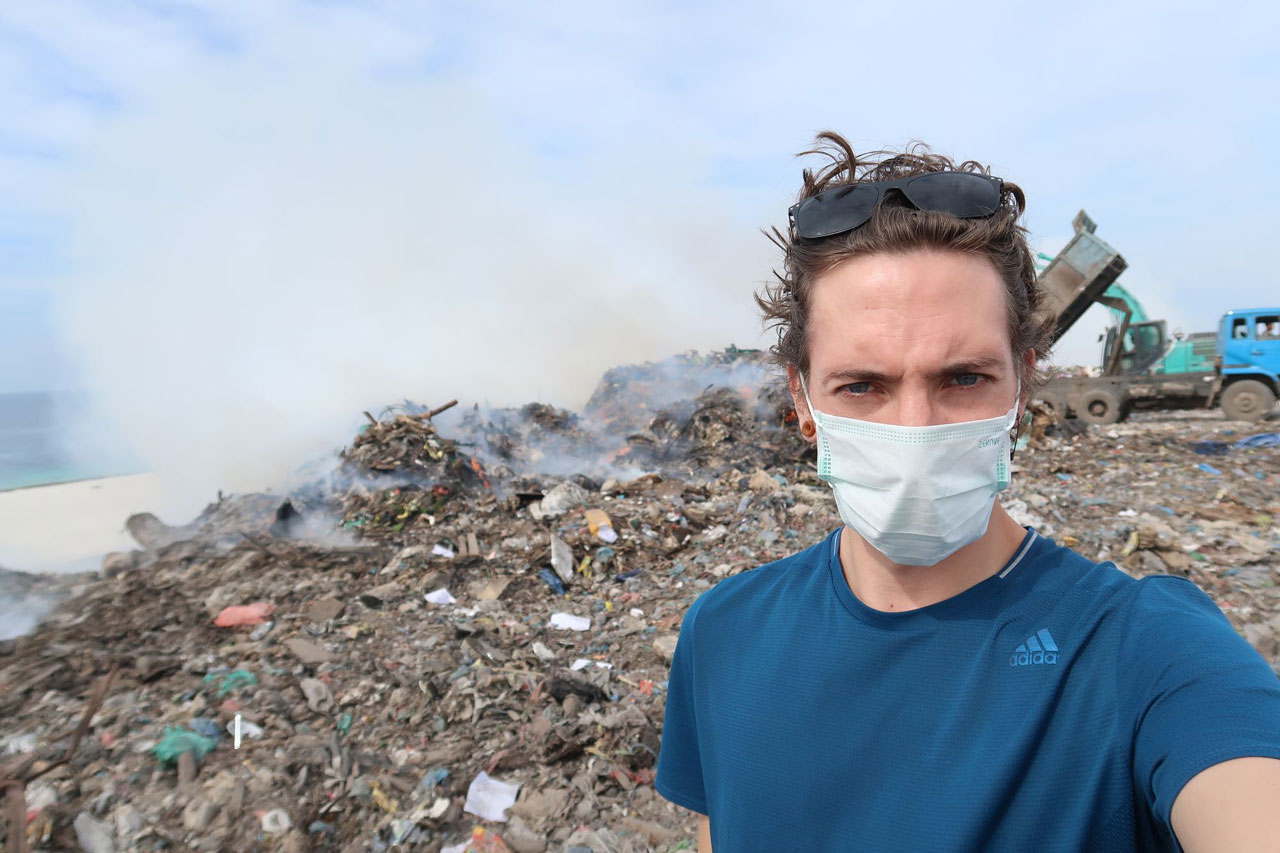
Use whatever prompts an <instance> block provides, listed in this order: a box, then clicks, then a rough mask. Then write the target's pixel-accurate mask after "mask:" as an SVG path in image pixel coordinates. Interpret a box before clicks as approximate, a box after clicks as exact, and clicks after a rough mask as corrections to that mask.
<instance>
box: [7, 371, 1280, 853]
mask: <svg viewBox="0 0 1280 853" xmlns="http://www.w3.org/2000/svg"><path fill="white" fill-rule="evenodd" d="M369 420H370V423H369V424H368V426H367V427H365V428H364V429H363V430H362V431H361V432H360V434H359V435H358V436H357V437H356V438H355V439H354V441H353V442H352V444H351V445H350V447H348V448H346V449H345V450H344V451H343V452H342V453H341V455H340V457H339V459H338V464H337V465H336V467H334V469H333V470H332V471H330V472H329V473H327V474H325V475H324V476H323V477H318V478H316V479H315V480H314V481H313V482H311V483H308V484H307V485H306V486H303V487H301V488H299V489H296V490H293V491H292V492H290V493H288V494H274V495H268V494H261V495H244V496H232V497H226V498H220V500H219V501H218V502H217V503H215V504H213V505H211V506H210V507H209V508H208V509H206V511H205V512H204V513H202V514H201V516H200V517H199V518H197V519H195V520H194V521H192V522H191V523H190V524H187V525H184V526H182V527H172V526H168V525H166V524H164V523H162V522H161V521H160V520H159V519H156V518H155V517H154V516H149V515H140V516H135V517H133V518H131V519H130V520H129V524H128V526H129V529H130V531H131V532H132V533H133V535H134V537H135V538H136V539H137V540H138V543H139V545H140V548H139V549H138V550H136V551H133V552H131V553H130V554H117V555H110V556H109V557H108V558H107V559H106V560H105V561H104V564H103V570H102V572H101V574H100V576H99V577H94V578H86V579H82V582H81V583H80V584H79V586H78V587H77V589H76V591H75V594H74V595H73V596H72V597H71V598H69V599H67V600H66V601H64V602H63V603H62V605H61V606H60V607H59V608H58V609H57V610H55V611H54V612H53V613H52V614H51V615H50V616H49V617H47V618H46V619H45V620H44V621H43V623H42V624H41V625H39V626H38V627H37V628H36V629H35V630H34V631H33V633H31V634H29V635H28V636H25V637H20V638H18V639H16V640H12V641H7V642H5V643H3V644H0V718H3V719H4V720H5V725H4V727H3V731H0V768H2V769H0V777H3V778H5V779H7V780H8V783H7V784H8V790H9V792H10V797H17V796H20V797H22V798H23V800H24V802H23V806H24V807H23V808H22V809H19V810H18V811H16V812H15V811H14V808H13V805H12V802H11V803H10V808H8V809H6V810H5V811H4V813H5V814H6V815H8V817H7V818H6V819H7V820H8V821H10V822H11V825H10V826H8V827H6V828H5V830H4V831H6V832H7V831H9V830H10V829H11V828H12V823H20V824H21V826H18V831H19V834H20V835H22V836H23V837H24V838H25V839H26V841H27V842H28V843H29V844H30V847H31V849H37V850H77V849H78V850H88V851H95V853H96V852H97V851H124V850H154V849H193V850H222V849H227V850H246V851H252V850H288V851H305V850H312V851H389V850H410V849H413V850H429V851H440V850H447V851H463V850H476V851H479V850H510V851H518V852H519V853H526V851H553V852H554V853H559V851H573V853H585V851H592V852H593V853H621V851H676V850H689V849H692V847H693V838H694V831H695V826H696V823H695V820H694V819H693V816H692V815H691V814H690V813H689V812H686V811H684V810H682V809H678V808H676V807H675V806H672V805H670V804H668V803H667V802H666V801H664V800H663V799H662V798H661V797H659V796H658V795H657V794H656V793H655V792H654V790H653V787H652V782H653V777H654V770H655V765H656V758H657V753H658V750H659V746H660V742H661V729H662V717H663V707H664V703H665V700H666V683H667V668H668V665H669V662H670V658H671V655H672V652H673V650H674V648H675V642H676V636H677V634H678V631H679V627H680V620H681V618H682V616H683V614H684V613H685V611H686V610H687V609H688V607H689V605H690V604H691V603H692V601H693V600H694V599H695V598H696V597H697V596H698V595H700V594H701V593H702V592H704V591H705V590H706V589H708V588H710V587H711V586H712V585H714V584H715V583H717V582H719V581H720V580H721V579H723V578H725V577H728V576H731V575H734V574H737V573H740V572H744V571H750V570H752V569H753V568H755V567H756V566H759V565H761V564H764V563H767V562H769V561H771V560H775V559H778V558H780V557H783V556H786V555H788V554H791V553H794V552H796V551H798V550H800V549H802V548H805V547H807V546H809V545H811V544H813V543H814V542H816V541H818V540H819V539H820V538H821V537H823V536H825V535H826V534H827V533H829V532H830V531H831V530H832V529H834V528H835V527H836V526H837V525H838V524H839V519H838V516H837V514H836V512H835V507H834V502H833V501H832V499H831V495H830V491H829V489H828V488H827V487H826V485H825V484H823V483H822V482H820V481H819V480H818V479H817V477H816V474H815V468H814V461H815V457H814V453H813V450H812V449H811V447H810V446H809V445H808V444H806V443H805V442H803V441H802V440H801V439H800V437H799V435H798V430H796V429H795V426H794V413H793V412H792V410H791V406H790V401H789V398H788V395H787V394H786V393H785V389H784V388H782V386H781V384H780V383H779V382H778V380H777V379H776V377H774V376H773V375H772V374H770V373H769V372H767V371H766V370H765V369H764V364H763V357H762V354H761V353H758V352H751V351H741V350H729V351H727V352H723V353H715V354H712V355H709V356H699V355H696V354H688V355H684V356H678V357H676V358H673V359H668V360H666V361H664V362H661V363H658V364H648V365H640V366H635V367H624V368H618V369H615V370H612V371H610V372H609V373H608V374H606V375H605V377H604V378H603V380H602V381H601V383H600V386H599V387H598V389H597V390H596V393H595V394H594V395H593V396H592V398H591V400H590V402H589V403H588V404H587V406H586V407H585V408H584V410H583V411H582V412H581V413H574V412H568V411H564V410H561V409H556V408H553V407H550V406H545V405H541V404H531V405H529V406H525V407H523V408H517V409H502V410H488V411H486V410H482V409H479V408H477V407H474V406H473V407H470V408H466V407H463V406H456V407H454V408H452V409H449V408H448V407H446V406H441V407H438V408H436V409H430V408H427V407H422V406H416V405H414V404H404V405H402V406H398V407H393V408H392V410H389V411H387V412H384V413H382V416H381V417H373V416H369ZM446 422H448V424H449V425H448V427H447V428H446V426H444V424H445V423H446ZM1246 426H1247V429H1246ZM1266 427H1267V425H1266V424H1251V425H1243V424H1232V423H1228V422H1225V421H1223V420H1221V416H1220V415H1215V414H1212V413H1211V414H1201V413H1177V414H1173V413H1170V414H1166V415H1163V416H1161V417H1155V416H1142V415H1139V416H1135V417H1134V418H1133V419H1132V420H1131V421H1129V422H1126V423H1124V424H1118V425H1115V426H1112V427H1102V428H1099V427H1087V428H1080V427H1078V426H1077V425H1075V424H1072V423H1062V424H1055V423H1052V422H1050V421H1049V420H1048V419H1046V418H1043V417H1040V416H1036V417H1034V418H1033V419H1032V422H1031V424H1030V425H1029V428H1028V429H1026V430H1024V432H1025V433H1026V434H1027V435H1028V436H1029V441H1028V442H1027V443H1026V444H1025V445H1024V446H1023V447H1022V448H1021V449H1019V450H1018V452H1017V456H1016V458H1015V465H1016V470H1017V472H1018V473H1017V474H1016V476H1015V478H1014V485H1013V487H1012V488H1011V489H1010V490H1009V491H1007V492H1005V493H1003V494H1002V496H1001V499H1002V501H1003V502H1004V504H1005V505H1006V507H1008V508H1009V510H1010V512H1011V513H1013V515H1014V517H1015V518H1017V519H1018V520H1019V521H1021V522H1022V523H1025V524H1033V525H1035V526H1036V527H1037V529H1038V530H1039V531H1040V532H1041V533H1044V534H1046V535H1049V536H1051V537H1053V538H1055V539H1057V540H1058V541H1059V542H1064V543H1066V544H1069V545H1071V546H1072V547H1074V548H1076V549H1077V550H1078V551H1080V552H1081V553H1082V554H1084V555H1085V556H1087V557H1090V558H1092V559H1100V560H1103V559H1112V560H1115V561H1116V562H1117V563H1118V564H1120V565H1121V566H1122V567H1123V568H1125V569H1126V570H1127V571H1130V572H1131V573H1134V574H1145V573H1150V572H1176V573H1179V574H1184V575H1187V576H1190V577H1191V578H1192V579H1193V580H1195V581H1196V582H1197V583H1199V584H1200V585H1201V586H1202V587H1203V588H1204V589H1206V590H1207V591H1208V592H1210V594H1212V595H1213V596H1214V597H1215V599H1216V600H1217V601H1218V602H1219V604H1220V605H1221V606H1222V607H1223V609H1224V611H1225V612H1226V613H1227V614H1228V616H1229V617H1230V618H1231V619H1232V621H1233V623H1235V624H1236V625H1237V627H1238V628H1239V629H1240V630H1241V631H1242V632H1244V633H1245V634H1246V636H1248V637H1249V638H1250V640H1251V641H1252V642H1254V644H1255V646H1256V647H1257V648H1259V650H1260V651H1261V652H1262V653H1263V654H1264V655H1266V656H1268V658H1269V659H1271V660H1276V656H1277V654H1278V653H1280V616H1278V615H1277V614H1280V595H1278V594H1277V591H1276V588H1275V574H1274V572H1275V570H1276V568H1277V566H1276V560H1275V558H1276V554H1277V545H1280V528H1277V526H1276V524H1275V519H1276V518H1277V513H1280V500H1278V499H1277V497H1276V496H1277V495H1278V494H1280V489H1278V488H1277V487H1278V486H1280V447H1278V446H1277V445H1278V444H1280V441H1277V436H1276V434H1275V433H1270V432H1266V431H1265V429H1266ZM15 792H16V793H15Z"/></svg>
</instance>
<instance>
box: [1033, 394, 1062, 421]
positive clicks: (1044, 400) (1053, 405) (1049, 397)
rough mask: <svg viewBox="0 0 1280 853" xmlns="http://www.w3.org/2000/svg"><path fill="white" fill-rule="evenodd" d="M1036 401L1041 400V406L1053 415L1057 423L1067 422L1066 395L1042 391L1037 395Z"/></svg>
mask: <svg viewBox="0 0 1280 853" xmlns="http://www.w3.org/2000/svg"><path fill="white" fill-rule="evenodd" d="M1035 399H1037V400H1039V401H1040V403H1041V405H1043V406H1044V407H1045V408H1046V409H1048V410H1049V411H1050V412H1052V413H1053V419H1054V420H1055V421H1065V420H1066V419H1067V398H1066V395H1065V394H1059V393H1058V392H1057V391H1040V392H1038V393H1037V394H1036V396H1035Z"/></svg>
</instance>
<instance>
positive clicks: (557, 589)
mask: <svg viewBox="0 0 1280 853" xmlns="http://www.w3.org/2000/svg"><path fill="white" fill-rule="evenodd" d="M538 577H540V578H542V579H543V580H544V581H546V583H547V586H549V587H551V591H552V592H554V593H555V594H556V595H564V594H565V588H564V582H563V581H561V580H560V577H559V575H557V574H556V573H555V572H553V571H551V570H550V569H543V570H542V571H540V572H538Z"/></svg>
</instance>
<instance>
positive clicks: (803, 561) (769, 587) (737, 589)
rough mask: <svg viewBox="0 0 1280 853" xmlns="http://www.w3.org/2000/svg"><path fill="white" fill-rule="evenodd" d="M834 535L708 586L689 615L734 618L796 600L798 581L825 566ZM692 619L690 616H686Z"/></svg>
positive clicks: (703, 620) (703, 618) (707, 619)
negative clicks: (795, 586) (796, 584)
mask: <svg viewBox="0 0 1280 853" xmlns="http://www.w3.org/2000/svg"><path fill="white" fill-rule="evenodd" d="M830 547H831V536H827V537H825V538H824V539H822V540H820V541H818V542H817V543H815V544H814V545H811V546H810V547H808V548H805V549H804V550H802V551H797V552H796V553H794V554H789V555H787V556H786V557H782V558H780V559H777V560H774V561H772V562H769V563H764V564H763V565H760V566H757V567H756V568H753V569H748V570H746V571H744V572H741V573H739V574H736V575H731V576H730V577H727V578H725V579H724V580H722V581H720V582H719V583H717V584H716V585H715V586H713V587H711V588H710V589H708V590H707V591H706V592H704V593H703V594H702V595H701V596H699V597H698V599H697V600H696V601H694V603H693V605H692V606H691V607H690V608H689V615H690V616H696V617H697V619H698V620H699V622H700V623H704V624H705V623H707V622H711V621H717V622H719V621H721V620H726V619H729V620H732V619H738V618H742V617H743V616H744V615H747V614H749V613H752V612H754V611H758V610H759V609H760V608H762V607H764V608H768V607H773V606H777V605H780V604H782V603H783V602H787V603H794V601H795V594H794V592H795V590H794V583H793V582H794V581H795V580H797V579H798V578H802V577H803V578H806V579H808V578H810V577H811V575H812V573H813V572H814V571H816V570H819V569H821V568H823V566H824V565H825V561H826V559H828V557H827V551H828V550H829V549H830ZM685 618H686V620H688V618H689V616H686V617H685Z"/></svg>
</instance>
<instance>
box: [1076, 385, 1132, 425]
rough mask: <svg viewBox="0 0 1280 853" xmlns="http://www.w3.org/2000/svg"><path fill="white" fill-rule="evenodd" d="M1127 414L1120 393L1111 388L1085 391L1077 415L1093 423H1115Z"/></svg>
mask: <svg viewBox="0 0 1280 853" xmlns="http://www.w3.org/2000/svg"><path fill="white" fill-rule="evenodd" d="M1126 414H1127V412H1125V411H1124V407H1123V403H1121V401H1120V395H1119V394H1117V393H1116V392H1115V391H1112V390H1111V389H1110V388H1094V389H1093V390H1091V391H1085V392H1084V393H1083V394H1081V395H1080V403H1079V404H1078V405H1077V406H1076V415H1077V416H1078V417H1079V418H1080V419H1081V420H1084V421H1088V422H1089V423H1091V424H1113V423H1116V422H1117V421H1120V420H1123V419H1124V416H1125V415H1126Z"/></svg>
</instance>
